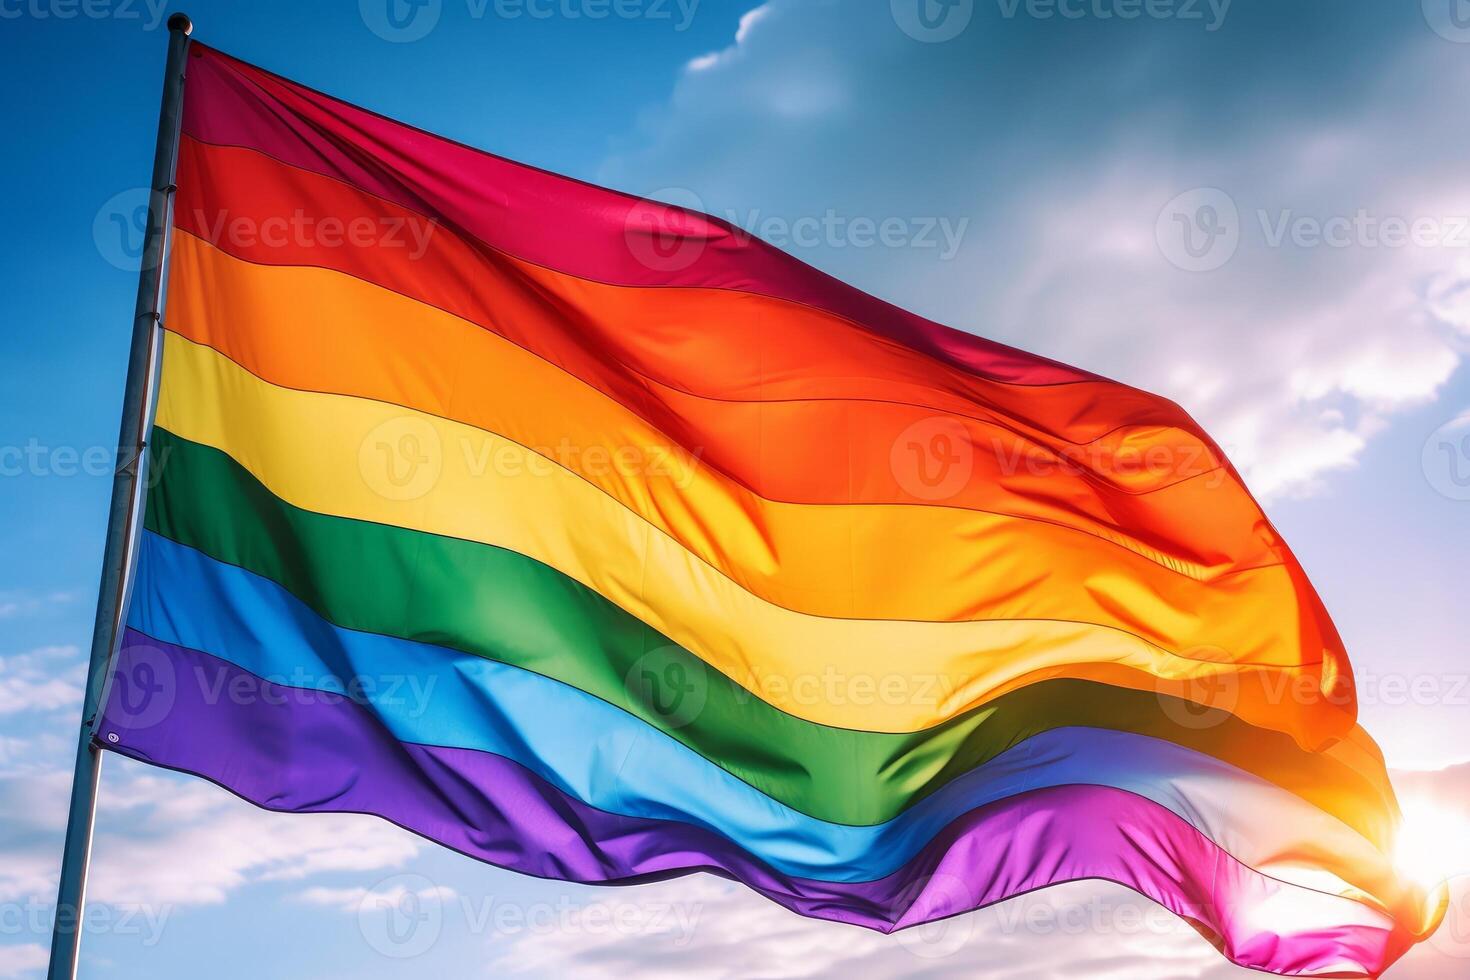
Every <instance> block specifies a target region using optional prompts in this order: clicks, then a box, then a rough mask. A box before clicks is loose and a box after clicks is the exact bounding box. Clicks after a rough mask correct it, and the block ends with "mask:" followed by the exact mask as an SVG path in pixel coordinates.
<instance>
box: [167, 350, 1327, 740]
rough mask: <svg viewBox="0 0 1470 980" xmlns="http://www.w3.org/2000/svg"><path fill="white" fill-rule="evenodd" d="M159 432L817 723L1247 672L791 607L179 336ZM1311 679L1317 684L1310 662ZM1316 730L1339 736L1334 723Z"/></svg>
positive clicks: (390, 416) (983, 624) (1086, 633)
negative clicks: (589, 614)
mask: <svg viewBox="0 0 1470 980" xmlns="http://www.w3.org/2000/svg"><path fill="white" fill-rule="evenodd" d="M385 370H391V365H385ZM489 383H493V379H491V381H490V382H489ZM158 424H159V425H161V426H163V427H164V428H166V429H168V430H169V431H171V432H174V433H175V434H177V435H179V436H182V437H183V438H185V439H189V440H192V441H194V442H198V443H202V444H205V445H209V446H213V447H215V448H217V449H220V450H221V451H223V452H225V453H228V454H229V455H230V456H232V457H233V458H234V459H236V460H237V461H239V462H240V463H241V464H242V465H244V466H245V467H246V468H248V469H249V470H250V471H251V472H252V473H253V474H254V475H255V476H256V477H257V478H258V479H259V480H260V481H261V482H262V483H264V484H265V485H266V486H267V487H269V488H270V489H271V491H272V492H273V493H275V494H277V495H278V496H280V497H281V498H283V499H285V500H287V501H289V502H290V503H292V504H295V505H296V506H298V507H302V508H305V509H307V510H312V511H317V512H321V513H327V514H334V515H338V516H342V517H350V518H356V519H360V520H369V521H376V522H379V523H383V524H391V525H396V526H400V527H406V528H412V529H416V530H420V531H427V532H431V533H435V534H443V535H450V536H455V537H460V538H465V539H469V540H474V541H480V542H484V543H487V544H493V545H497V546H500V547H503V548H508V549H510V550H513V551H516V552H519V553H521V554H524V555H527V556H530V557H532V558H535V559H536V560H538V561H541V562H544V563H545V564H547V565H550V566H551V567H553V568H556V569H558V570H559V571H561V572H562V573H564V574H566V575H569V576H570V577H572V578H575V579H577V580H578V581H580V582H582V583H584V584H586V585H587V586H589V587H591V588H593V589H595V590H596V591H598V592H599V593H601V594H602V595H604V596H606V597H607V598H608V599H610V600H612V601H613V602H615V603H617V604H618V605H619V606H621V607H623V608H624V609H626V610H627V611H628V612H630V613H632V614H633V615H635V616H637V617H638V618H639V619H641V620H643V621H644V622H646V623H648V624H649V625H650V626H653V627H654V628H655V629H657V630H659V631H660V632H662V633H663V634H664V635H666V636H668V637H669V638H670V639H671V640H673V641H674V642H676V643H678V644H680V645H682V646H684V647H686V648H687V649H689V650H691V651H693V652H695V653H697V654H698V655H699V656H701V657H703V658H704V659H705V660H706V661H708V662H709V663H710V664H712V665H713V666H714V667H716V668H717V669H719V670H720V671H722V672H724V673H726V674H727V675H729V676H731V677H733V678H734V679H735V680H737V681H739V682H741V683H742V684H745V685H746V686H747V687H749V688H750V689H752V690H754V691H755V692H757V693H758V694H759V695H760V696H761V697H763V698H765V699H766V700H768V701H770V702H771V703H773V704H775V705H776V706H778V707H780V708H783V709H784V710H787V711H789V712H790V713H792V714H794V715H797V716H799V717H803V718H807V719H809V720H811V721H815V722H819V723H824V724H831V725H837V726H841V727H849V728H863V729H869V730H874V731H890V732H902V731H915V730H919V729H922V728H926V727H929V726H931V725H934V724H937V723H938V722H940V721H942V720H944V719H945V718H948V717H952V716H953V715H955V714H957V713H959V712H961V711H964V710H966V709H968V708H969V707H972V706H974V705H976V704H978V703H981V702H983V701H986V700H989V699H991V698H993V697H995V696H996V695H997V694H999V693H1003V692H1004V691H1005V690H1010V689H1013V688H1014V687H1016V686H1019V685H1021V684H1023V683H1029V682H1032V681H1035V680H1039V679H1042V678H1043V677H1050V676H1074V677H1082V678H1086V679H1103V680H1106V681H1108V682H1111V683H1120V684H1126V685H1127V686H1132V687H1138V688H1141V689H1145V690H1147V689H1151V688H1153V687H1157V688H1158V689H1160V690H1161V691H1167V692H1168V693H1175V694H1178V693H1182V694H1184V696H1189V692H1190V690H1191V689H1192V688H1191V687H1190V686H1189V685H1188V684H1185V685H1184V686H1183V687H1182V688H1181V686H1180V684H1177V683H1173V684H1171V683H1162V682H1159V683H1156V682H1154V681H1151V680H1150V678H1151V677H1152V678H1160V679H1163V680H1164V681H1175V682H1187V681H1189V680H1191V679H1195V678H1200V677H1215V676H1228V675H1232V674H1235V673H1237V672H1241V671H1245V670H1246V668H1242V667H1240V666H1239V665H1238V664H1232V663H1229V662H1206V661H1200V660H1193V659H1189V658H1185V657H1180V656H1176V655H1173V654H1170V653H1167V652H1165V651H1162V650H1160V649H1159V648H1157V647H1154V646H1151V645H1150V644H1148V643H1146V642H1145V641H1143V640H1142V639H1140V638H1138V637H1136V636H1134V635H1132V634H1129V633H1127V632H1124V631H1121V630H1117V629H1111V628H1105V627H1100V626H1096V625H1091V624H1083V623H1067V622H1051V621H1035V620H1015V621H979V622H947V623H931V622H903V621H887V620H876V621H868V620H852V619H832V618H823V617H818V616H812V615H807V614H803V613H797V612H793V611H791V610H788V609H785V608H783V607H780V606H777V605H774V604H772V603H771V602H768V601H766V600H764V599H761V598H759V597H757V596H755V595H753V594H752V593H750V592H748V591H746V590H745V589H743V588H741V587H740V586H738V585H737V584H735V583H734V582H733V581H731V580H730V579H729V578H728V577H726V576H724V575H722V574H721V573H720V572H718V571H716V570H715V569H714V568H712V567H711V566H709V565H708V564H706V563H704V562H703V561H701V560H700V559H699V558H697V557H696V556H695V555H693V554H691V553H690V552H689V551H688V550H687V549H685V548H684V547H682V546H681V545H680V544H678V543H677V542H676V541H675V540H674V539H672V538H671V537H669V536H668V535H667V534H665V533H664V532H662V531H660V530H658V529H657V528H655V527H653V526H652V525H650V524H649V523H648V522H647V521H645V520H643V519H641V518H640V517H638V516H637V515H635V514H633V513H632V512H631V511H629V510H628V509H627V508H626V507H624V506H623V505H622V504H620V503H618V502H617V501H616V500H614V499H613V498H611V497H609V496H608V495H607V494H605V493H603V492H602V491H600V490H598V489H597V488H596V487H594V486H592V485H591V484H589V483H588V482H587V481H585V480H583V479H581V478H580V477H577V476H576V475H574V474H572V473H569V472H568V471H566V470H564V469H561V468H559V467H557V466H555V465H552V464H550V463H549V462H548V461H547V460H546V459H545V458H544V457H541V456H539V455H536V454H535V453H532V452H530V451H529V450H526V449H525V448H523V447H521V446H520V445H519V444H517V443H513V442H510V441H508V440H506V439H503V438H500V437H498V436H494V435H491V434H489V433H486V432H484V431H483V430H480V429H476V428H474V427H472V426H468V425H464V424H462V423H458V422H451V421H446V420H443V419H439V418H436V417H434V416H430V415H426V414H423V413H419V412H413V411H408V410H405V409H403V408H400V407H398V406H394V405H388V404H384V403H380V402H374V401H369V400H366V399H359V398H351V397H346V396H341V395H323V394H317V393H313V392H300V391H294V390H291V389H286V388H280V387H277V386H274V385H271V384H268V383H266V382H264V381H261V380H260V379H258V378H256V377H255V376H253V375H251V374H249V373H248V372H246V371H245V370H244V369H242V368H240V367H239V366H238V365H236V364H235V363H234V362H232V361H230V360H229V359H228V358H225V357H223V356H221V355H220V354H218V353H216V352H215V351H213V350H211V349H209V348H207V347H202V346H200V345H197V344H193V343H191V342H190V341H187V340H185V339H183V338H181V337H178V336H176V335H172V334H171V335H169V336H168V338H167V340H166V342H165V361H164V370H163V384H162V389H161V393H160V400H159V409H158ZM164 465H166V461H164ZM1120 668H1121V669H1120ZM1300 670H1301V669H1299V668H1287V669H1285V670H1283V671H1275V670H1272V671H1269V673H1270V674H1271V675H1272V676H1290V675H1294V674H1296V673H1298V672H1300ZM1251 672H1252V673H1260V672H1261V670H1260V669H1252V670H1251ZM1305 673H1306V674H1307V676H1308V677H1310V676H1312V672H1311V670H1310V669H1309V668H1308V669H1306V670H1305ZM1252 690H1254V689H1253V688H1252V687H1251V686H1250V685H1242V686H1241V687H1240V689H1239V692H1238V694H1237V696H1236V697H1235V700H1236V701H1237V702H1238V703H1237V705H1236V713H1237V714H1241V715H1242V716H1243V717H1247V718H1248V720H1254V721H1255V722H1256V723H1257V724H1262V725H1265V726H1266V727H1272V728H1278V729H1282V730H1287V731H1294V732H1296V733H1298V734H1301V733H1302V732H1304V731H1308V730H1310V731H1315V732H1319V733H1320V731H1321V724H1322V723H1323V722H1322V719H1323V718H1324V717H1325V716H1324V711H1323V710H1322V709H1323V707H1324V706H1323V705H1322V704H1321V703H1320V701H1318V700H1316V699H1310V698H1302V697H1300V696H1299V695H1298V696H1295V697H1287V698H1285V701H1286V702H1287V703H1285V704H1277V705H1272V704H1269V703H1265V702H1269V700H1270V699H1269V698H1265V699H1258V698H1257V697H1256V695H1254V694H1252V693H1250V692H1251V691H1252ZM1257 700H1262V701H1263V703H1261V704H1255V703H1254V702H1255V701H1257ZM1248 702H1249V703H1248ZM1327 714H1333V713H1332V712H1327ZM1311 718H1316V719H1317V721H1316V722H1311V721H1310V720H1309V719H1311ZM1326 724H1328V725H1329V727H1333V728H1338V727H1339V726H1338V724H1337V722H1336V720H1334V721H1332V722H1328V723H1326ZM1308 737H1309V739H1310V736H1308Z"/></svg>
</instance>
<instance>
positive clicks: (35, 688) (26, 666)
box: [0, 646, 87, 715]
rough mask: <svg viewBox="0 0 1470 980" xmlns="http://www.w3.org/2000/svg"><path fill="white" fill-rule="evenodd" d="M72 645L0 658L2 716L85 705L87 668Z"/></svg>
mask: <svg viewBox="0 0 1470 980" xmlns="http://www.w3.org/2000/svg"><path fill="white" fill-rule="evenodd" d="M80 656H81V652H80V651H79V650H78V649H77V648H76V647H73V646H50V647H40V648H38V649H35V650H30V651H27V652H25V653H15V654H10V655H9V656H5V657H0V715H9V714H16V713H18V712H22V711H55V710H57V709H60V708H70V707H73V706H77V705H80V704H81V703H82V687H83V685H84V684H85V682H86V677H87V665H86V662H85V661H84V660H80V659H79V658H80Z"/></svg>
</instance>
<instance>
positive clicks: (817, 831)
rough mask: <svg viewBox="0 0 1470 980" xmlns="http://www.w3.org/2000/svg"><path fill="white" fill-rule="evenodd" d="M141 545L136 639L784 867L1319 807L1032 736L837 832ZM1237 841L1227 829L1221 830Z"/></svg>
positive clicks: (511, 689)
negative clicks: (1091, 791) (1002, 822)
mask: <svg viewBox="0 0 1470 980" xmlns="http://www.w3.org/2000/svg"><path fill="white" fill-rule="evenodd" d="M139 547H140V552H141V553H140V556H139V571H138V577H137V579H136V586H135V592H134V596H133V599H132V603H131V609H130V612H129V617H128V623H129V625H130V626H132V627H133V628H134V629H136V630H139V631H140V632H143V633H146V634H148V635H149V636H152V637H154V638H155V639H158V640H162V641H165V642H168V643H174V644H177V645H179V646H184V647H189V648H192V649H195V650H200V651H203V652H206V653H210V654H212V655H214V656H216V657H219V658H221V659H223V660H226V661H228V662H230V663H233V664H235V665H236V666H238V667H240V668H241V669H243V670H246V671H249V672H250V673H252V674H255V675H257V676H259V677H263V678H266V679H267V680H271V681H274V682H276V683H280V684H285V685H287V686H290V687H293V688H303V689H308V690H311V689H315V690H324V691H333V692H339V693H340V692H347V693H350V694H352V695H353V697H354V699H355V700H358V701H359V702H361V703H364V704H366V705H367V706H368V707H370V708H371V710H372V711H373V713H374V714H375V715H376V717H377V718H378V720H379V721H380V722H381V723H382V725H383V726H384V727H385V728H386V729H387V730H388V731H390V732H391V733H392V734H393V736H394V737H395V738H397V739H398V740H399V741H403V742H414V743H420V744H425V745H440V746H450V747H455V748H465V749H476V750H480V751H485V752H493V753H495V754H497V755H500V756H504V757H505V758H508V759H511V760H513V761H515V762H517V763H520V764H521V765H523V766H525V767H526V768H527V769H529V770H531V771H532V772H534V773H536V774H537V775H539V776H541V777H542V778H544V779H546V780H547V781H548V782H550V783H552V784H553V785H555V786H556V787H558V788H559V789H561V790H562V791H563V792H566V793H568V794H570V795H572V796H575V797H577V798H578V799H580V800H582V801H584V802H586V803H588V804H590V805H592V806H594V807H597V808H599V809H603V810H607V811H610V812H613V813H620V814H624V815H628V816H637V817H652V818H658V819H669V820H681V821H684V822H686V823H691V824H695V825H698V826H702V827H705V828H707V829H710V830H712V831H714V832H716V833H719V834H722V835H724V836H725V837H727V838H729V839H730V840H732V841H734V842H735V843H737V844H738V845H740V846H741V847H743V848H745V849H746V850H748V851H749V852H750V853H751V854H753V855H754V856H756V857H758V858H760V859H762V860H764V861H765V862H767V863H768V864H770V865H771V866H772V867H773V868H775V869H777V870H779V871H781V872H782V873H784V874H788V875H796V876H800V877H806V878H814V879H818V880H826V881H866V880H872V879H875V878H881V877H884V876H886V875H888V874H890V873H892V872H893V871H895V870H897V869H898V868H899V867H900V866H902V865H903V864H904V863H905V862H907V861H908V860H909V859H910V858H911V857H912V856H913V855H914V854H915V853H917V852H918V850H919V849H920V848H921V847H922V846H923V845H924V844H925V843H927V842H928V841H929V840H930V839H931V838H932V837H933V836H934V835H935V834H936V833H937V832H939V831H940V830H941V829H942V828H943V827H944V826H945V825H947V824H948V823H950V822H951V821H953V820H954V819H955V818H957V817H958V816H960V815H961V814H962V813H964V812H966V811H968V810H971V809H973V808H975V807H979V806H982V805H984V804H987V803H992V802H994V801H996V800H999V799H1003V798H1006V797H1009V796H1014V795H1017V794H1019V793H1022V792H1025V791H1027V790H1032V789H1039V788H1043V787H1050V786H1060V785H1067V784H1091V785H1100V786H1111V787H1115V788H1118V789H1122V790H1126V791H1129V792H1132V793H1135V794H1137V795H1139V796H1143V797H1145V798H1147V799H1150V800H1152V801H1154V802H1155V803H1158V804H1160V805H1162V806H1164V807H1166V808H1167V809H1169V810H1171V811H1173V812H1174V813H1175V814H1176V815H1178V816H1180V817H1182V818H1183V819H1185V820H1187V821H1189V822H1190V823H1191V824H1192V825H1194V826H1195V827H1196V828H1197V829H1199V830H1200V831H1201V832H1202V833H1204V834H1205V835H1206V836H1210V837H1212V839H1215V840H1217V842H1219V843H1221V844H1222V845H1225V846H1227V847H1228V841H1224V840H1220V836H1219V834H1220V831H1221V830H1222V828H1221V827H1219V826H1212V823H1215V822H1218V821H1219V820H1221V819H1222V818H1221V817H1220V816H1219V815H1218V813H1217V812H1215V811H1218V809H1219V808H1217V807H1213V806H1207V807H1201V806H1198V805H1196V804H1194V803H1191V800H1190V798H1189V793H1188V792H1187V791H1188V788H1189V787H1191V786H1192V787H1194V788H1196V789H1200V788H1205V787H1208V788H1210V789H1211V792H1210V793H1209V795H1210V796H1212V797H1214V798H1215V799H1219V798H1220V796H1219V792H1218V791H1219V790H1220V789H1221V788H1222V787H1225V786H1229V787H1232V788H1234V789H1238V790H1247V789H1249V790H1251V791H1252V795H1256V794H1257V793H1259V792H1260V791H1261V789H1265V790H1267V791H1270V792H1272V793H1273V795H1277V796H1279V797H1280V799H1281V800H1282V804H1281V805H1282V806H1283V808H1292V809H1296V810H1298V811H1300V810H1301V809H1302V808H1305V809H1307V810H1311V812H1313V813H1314V814H1316V813H1317V811H1315V809H1314V808H1311V807H1310V805H1309V804H1306V803H1305V802H1304V801H1300V800H1298V799H1297V798H1296V797H1294V796H1291V795H1290V794H1288V793H1287V792H1286V791H1284V790H1281V789H1279V788H1277V787H1273V786H1271V784H1269V783H1267V782H1265V781H1264V780H1261V779H1259V778H1258V777H1255V776H1253V775H1250V774H1247V773H1244V772H1242V771H1240V770H1238V769H1236V768H1234V767H1233V766H1230V765H1228V764H1227V763H1224V762H1221V761H1219V760H1218V759H1214V758H1212V757H1210V756H1207V755H1203V754H1201V753H1198V752H1194V751H1192V750H1189V749H1185V748H1181V747H1179V746H1177V745H1174V744H1173V743H1171V742H1166V741H1162V740H1159V739H1153V738H1149V737H1146V736H1140V735H1135V734H1131V733H1126V732H1114V731H1107V730H1101V729H1090V728H1062V729H1055V730H1052V731H1048V732H1045V733H1042V734H1039V735H1036V736H1033V737H1032V738H1030V739H1028V740H1027V741H1026V742H1024V743H1022V744H1020V745H1018V746H1016V747H1014V748H1012V749H1010V750H1009V751H1007V752H1005V753H1003V754H1002V755H1000V756H998V757H996V758H994V759H992V760H991V761H990V762H988V763H986V764H985V765H983V766H981V767H979V768H977V769H975V770H972V771H971V772H969V773H967V774H965V775H964V776H962V777H960V778H959V779H957V780H954V781H953V782H951V783H950V784H948V785H947V786H945V787H944V788H943V789H941V790H939V791H938V792H937V793H935V794H933V795H932V796H929V797H927V798H926V799H924V800H923V801H921V802H920V803H919V804H918V805H916V806H915V807H913V808H911V809H909V810H907V811H905V812H904V813H902V814H900V815H899V816H897V817H895V818H893V819H892V820H890V821H888V822H887V823H883V824H877V825H873V826H849V825H845V824H835V823H831V822H828V821H824V820H818V819H816V818H813V817H810V816H808V815H806V814H803V813H800V812H799V811H796V810H793V809H792V808H790V807H788V806H786V805H784V804H782V803H780V802H778V801H776V800H774V799H772V798H771V797H769V796H766V795H765V794H764V793H761V792H760V791H759V790H757V789H755V788H754V787H752V786H750V785H749V784H747V783H745V782H743V781H741V780H740V779H738V778H736V777H735V776H733V775H731V774H730V773H728V772H726V771H725V770H723V769H721V768H719V767H718V766H717V765H714V764H713V763H711V762H709V761H708V760H706V759H704V758H703V757H701V756H700V755H699V754H698V753H696V752H694V751H693V750H691V749H689V748H688V747H686V746H684V745H683V744H682V743H680V742H678V741H676V740H675V739H673V738H671V737H669V736H668V735H666V734H664V733H663V732H660V731H658V730H657V729H655V728H653V727H651V726H649V725H648V724H647V723H645V722H644V721H642V720H641V719H638V718H636V717H634V716H633V715H630V714H628V713H627V712H625V711H623V710H622V709H621V708H617V707H614V706H613V705H610V704H608V703H607V702H605V701H602V700H600V699H598V698H596V697H593V696H591V695H589V694H586V693H585V692H582V691H580V690H577V689H576V688H573V687H570V686H568V685H566V684H563V683H562V682H560V681H556V680H552V679H550V678H547V677H543V676H541V675H540V674H536V673H532V672H530V671H527V670H524V669H521V668H519V667H512V666H508V665H505V664H501V663H497V662H495V661H492V660H486V659H484V658H481V657H477V656H473V655H470V654H465V653H461V652H458V651H454V650H449V649H446V648H444V647H438V646H433V645H431V644H427V643H418V642H412V641H408V640H402V639H398V638H394V637H386V636H380V635H377V634H372V633H361V632H356V631H353V630H347V629H342V628H340V627H337V626H334V625H333V624H331V623H329V622H327V621H326V620H324V619H322V618H321V617H320V616H319V615H317V613H316V612H315V611H313V610H311V609H310V608H308V607H307V606H306V605H304V604H303V603H302V602H300V601H299V600H298V599H296V598H295V597H294V596H292V595H291V594H290V593H288V592H287V591H286V590H284V589H282V588H281V587H280V586H278V585H276V584H275V583H274V582H271V581H270V580H268V579H265V578H262V577H260V576H258V575H255V574H253V573H251V572H247V571H244V570H243V569H240V568H236V567H234V566H232V565H226V564H223V563H221V562H218V561H215V560H213V559H211V558H209V557H208V556H206V555H204V554H202V553H200V552H198V551H195V550H194V549H192V548H188V547H185V546H183V545H179V544H176V543H174V542H172V541H170V540H168V539H167V538H163V537H160V536H158V535H155V534H153V533H151V532H145V534H144V535H143V538H142V540H141V542H140V546H139ZM354 679H356V680H357V683H356V684H353V683H352V682H353V681H354ZM188 680H189V679H188V678H179V679H176V681H177V682H178V683H184V682H186V681H188ZM215 696H219V697H228V696H230V695H229V692H215ZM1206 810H1208V811H1211V812H1209V813H1206V812H1205V811H1206ZM1241 816H1242V817H1245V818H1251V817H1252V816H1255V817H1256V818H1259V817H1260V816H1262V815H1252V814H1242V815H1241ZM1322 816H1325V815H1320V814H1319V815H1318V818H1319V819H1320V818H1321V817H1322ZM1344 830H1346V828H1345V827H1344ZM1242 832H1243V828H1239V827H1237V828H1235V830H1234V832H1233V833H1228V835H1227V836H1231V837H1234V836H1236V835H1238V834H1240V833H1242Z"/></svg>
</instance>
